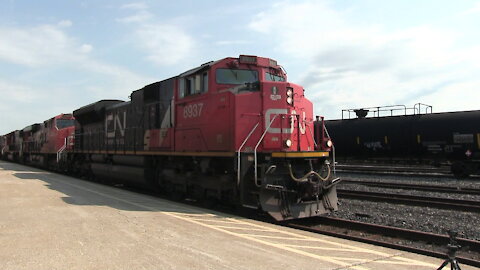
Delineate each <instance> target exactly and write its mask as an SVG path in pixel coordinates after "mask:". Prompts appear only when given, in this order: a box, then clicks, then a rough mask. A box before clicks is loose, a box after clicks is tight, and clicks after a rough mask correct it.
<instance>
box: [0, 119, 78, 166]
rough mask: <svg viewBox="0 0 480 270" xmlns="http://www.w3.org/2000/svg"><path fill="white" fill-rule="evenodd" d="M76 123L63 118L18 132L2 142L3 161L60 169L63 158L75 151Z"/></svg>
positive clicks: (0, 144)
mask: <svg viewBox="0 0 480 270" xmlns="http://www.w3.org/2000/svg"><path fill="white" fill-rule="evenodd" d="M74 130H75V119H74V118H73V116H72V114H60V115H57V116H55V117H52V118H50V119H49V120H46V121H45V122H43V123H40V124H33V125H30V126H27V127H25V128H24V129H22V130H16V131H13V132H10V133H8V134H7V135H5V136H2V138H3V139H0V149H1V157H3V158H4V159H7V160H10V161H15V162H20V163H24V164H31V165H37V166H41V167H44V168H51V169H60V168H61V164H59V162H60V160H61V156H62V155H66V153H67V151H71V150H73V133H74Z"/></svg>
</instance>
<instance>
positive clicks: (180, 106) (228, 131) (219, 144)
mask: <svg viewBox="0 0 480 270" xmlns="http://www.w3.org/2000/svg"><path fill="white" fill-rule="evenodd" d="M304 92H305V91H304V89H303V88H302V87H301V86H299V85H296V84H293V83H289V82H287V78H286V73H285V72H284V71H283V69H282V68H281V66H280V65H278V64H277V62H276V61H275V60H272V59H269V58H262V57H256V56H246V55H241V56H240V57H238V58H224V59H221V60H218V61H215V62H209V63H206V64H203V65H201V66H199V67H197V68H194V69H191V70H189V71H187V72H184V73H182V74H180V75H178V76H176V77H172V78H169V79H166V80H163V81H159V82H156V83H153V84H150V85H147V86H145V87H143V88H141V89H139V90H137V91H134V92H132V94H131V96H130V101H127V102H125V101H121V100H101V101H98V102H95V103H93V104H90V105H87V106H84V107H82V108H79V109H77V110H75V111H74V112H73V116H74V117H75V119H76V124H75V135H74V147H73V149H71V150H70V149H69V151H67V154H66V155H62V156H61V158H60V162H61V163H62V166H64V167H65V168H67V170H68V171H70V172H72V173H76V174H80V175H87V176H92V177H95V178H98V179H110V180H112V181H115V182H120V183H124V184H127V185H132V186H141V187H146V188H149V189H155V190H158V191H163V192H164V193H166V194H171V195H172V196H173V197H176V198H181V197H189V198H194V199H198V200H208V201H211V200H215V201H220V202H222V203H230V204H235V205H239V206H242V207H247V208H255V209H261V210H262V211H266V212H268V213H269V214H270V215H271V216H272V217H273V218H275V219H277V220H285V219H294V218H304V217H310V216H317V215H321V214H325V213H329V212H332V211H335V210H337V194H336V187H335V186H336V184H337V183H338V182H339V179H334V176H333V174H332V173H331V170H330V163H329V156H330V151H331V146H332V144H331V141H330V138H329V137H328V136H327V135H326V134H327V132H325V126H324V125H323V121H322V124H321V125H318V124H315V125H314V119H313V118H314V116H313V105H312V103H311V102H310V101H309V100H308V99H307V98H306V97H305V93H304Z"/></svg>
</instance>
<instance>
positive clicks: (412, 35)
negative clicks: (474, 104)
mask: <svg viewBox="0 0 480 270" xmlns="http://www.w3.org/2000/svg"><path fill="white" fill-rule="evenodd" d="M326 3H328V2H319V1H305V2H302V3H297V2H281V3H279V4H276V5H274V6H273V7H272V8H270V9H269V10H268V12H262V13H259V14H257V15H256V16H254V17H253V18H252V20H251V23H250V24H249V27H250V29H252V30H254V31H257V32H259V33H261V34H262V35H264V36H265V39H267V40H269V41H270V42H272V43H273V44H276V45H275V46H274V47H273V49H274V50H275V51H277V52H279V53H281V54H284V55H286V56H288V57H292V58H294V59H296V60H295V61H296V62H298V63H300V62H301V66H302V67H297V68H300V69H302V73H301V74H298V77H299V80H298V78H297V82H299V83H301V84H302V85H303V86H305V87H306V88H307V90H308V93H309V97H310V98H312V99H313V101H314V102H315V103H316V104H317V106H316V107H317V108H321V109H317V110H318V112H319V113H324V114H325V112H326V114H327V115H328V114H329V116H330V117H332V116H333V118H336V117H338V116H339V115H341V114H340V112H341V109H345V108H356V107H368V106H379V105H393V104H402V103H405V104H406V105H412V104H414V103H417V102H423V103H426V101H424V100H420V99H424V98H425V99H426V97H436V98H437V99H438V100H433V99H430V98H429V99H428V100H429V101H432V102H433V103H437V104H442V105H441V106H446V103H445V102H443V100H442V97H444V98H445V99H446V98H451V95H450V94H447V92H448V91H447V90H446V89H447V88H448V89H450V87H452V85H459V82H465V83H468V85H471V84H475V83H473V82H474V81H475V82H476V83H478V81H477V80H476V77H478V76H477V75H478V73H477V74H475V70H477V69H476V68H478V63H476V62H475V60H474V59H475V58H477V60H478V56H475V55H478V53H474V51H475V49H478V48H463V49H457V48H456V46H457V44H456V43H457V40H458V38H459V36H460V33H457V32H455V31H451V30H448V29H444V28H442V29H439V28H436V27H434V26H432V25H418V26H415V27H410V28H404V29H396V30H391V29H386V28H385V26H381V25H375V24H370V25H369V24H355V22H352V21H351V20H350V19H349V13H348V12H350V11H346V12H342V11H337V10H334V9H333V8H331V7H330V6H328V5H327V4H326ZM285 18H288V20H286V19H285ZM277 29H281V31H276V30H277ZM477 52H478V51H477ZM287 70H288V66H287ZM477 86H478V84H477ZM477 88H478V87H477ZM444 91H446V92H444ZM442 93H445V94H444V95H443V94H442ZM472 96H475V97H477V98H476V99H477V100H478V99H479V98H480V94H472ZM460 102H462V101H458V102H457V104H459V103H460ZM431 105H433V106H434V108H439V106H435V105H436V104H431ZM325 108H328V110H325ZM450 108H451V106H450ZM440 109H441V107H440ZM332 110H334V111H335V113H331V112H330V111H332Z"/></svg>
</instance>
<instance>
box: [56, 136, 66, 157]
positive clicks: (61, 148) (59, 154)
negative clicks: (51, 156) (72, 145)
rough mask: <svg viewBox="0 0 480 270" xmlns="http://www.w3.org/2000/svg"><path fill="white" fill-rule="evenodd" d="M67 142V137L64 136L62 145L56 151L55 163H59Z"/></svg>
mask: <svg viewBox="0 0 480 270" xmlns="http://www.w3.org/2000/svg"><path fill="white" fill-rule="evenodd" d="M67 143H68V137H67V138H65V142H64V144H63V146H62V147H60V149H59V150H58V152H57V163H60V161H61V160H62V157H63V156H64V155H63V153H64V152H65V149H67Z"/></svg>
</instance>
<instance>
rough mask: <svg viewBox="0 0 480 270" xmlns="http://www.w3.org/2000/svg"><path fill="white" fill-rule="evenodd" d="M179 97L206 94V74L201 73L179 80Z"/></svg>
mask: <svg viewBox="0 0 480 270" xmlns="http://www.w3.org/2000/svg"><path fill="white" fill-rule="evenodd" d="M179 83H180V85H179V93H178V94H179V97H180V98H184V97H186V96H191V95H196V94H201V93H206V92H208V73H207V72H203V73H200V74H194V75H191V76H188V77H184V78H180V82H179Z"/></svg>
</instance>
